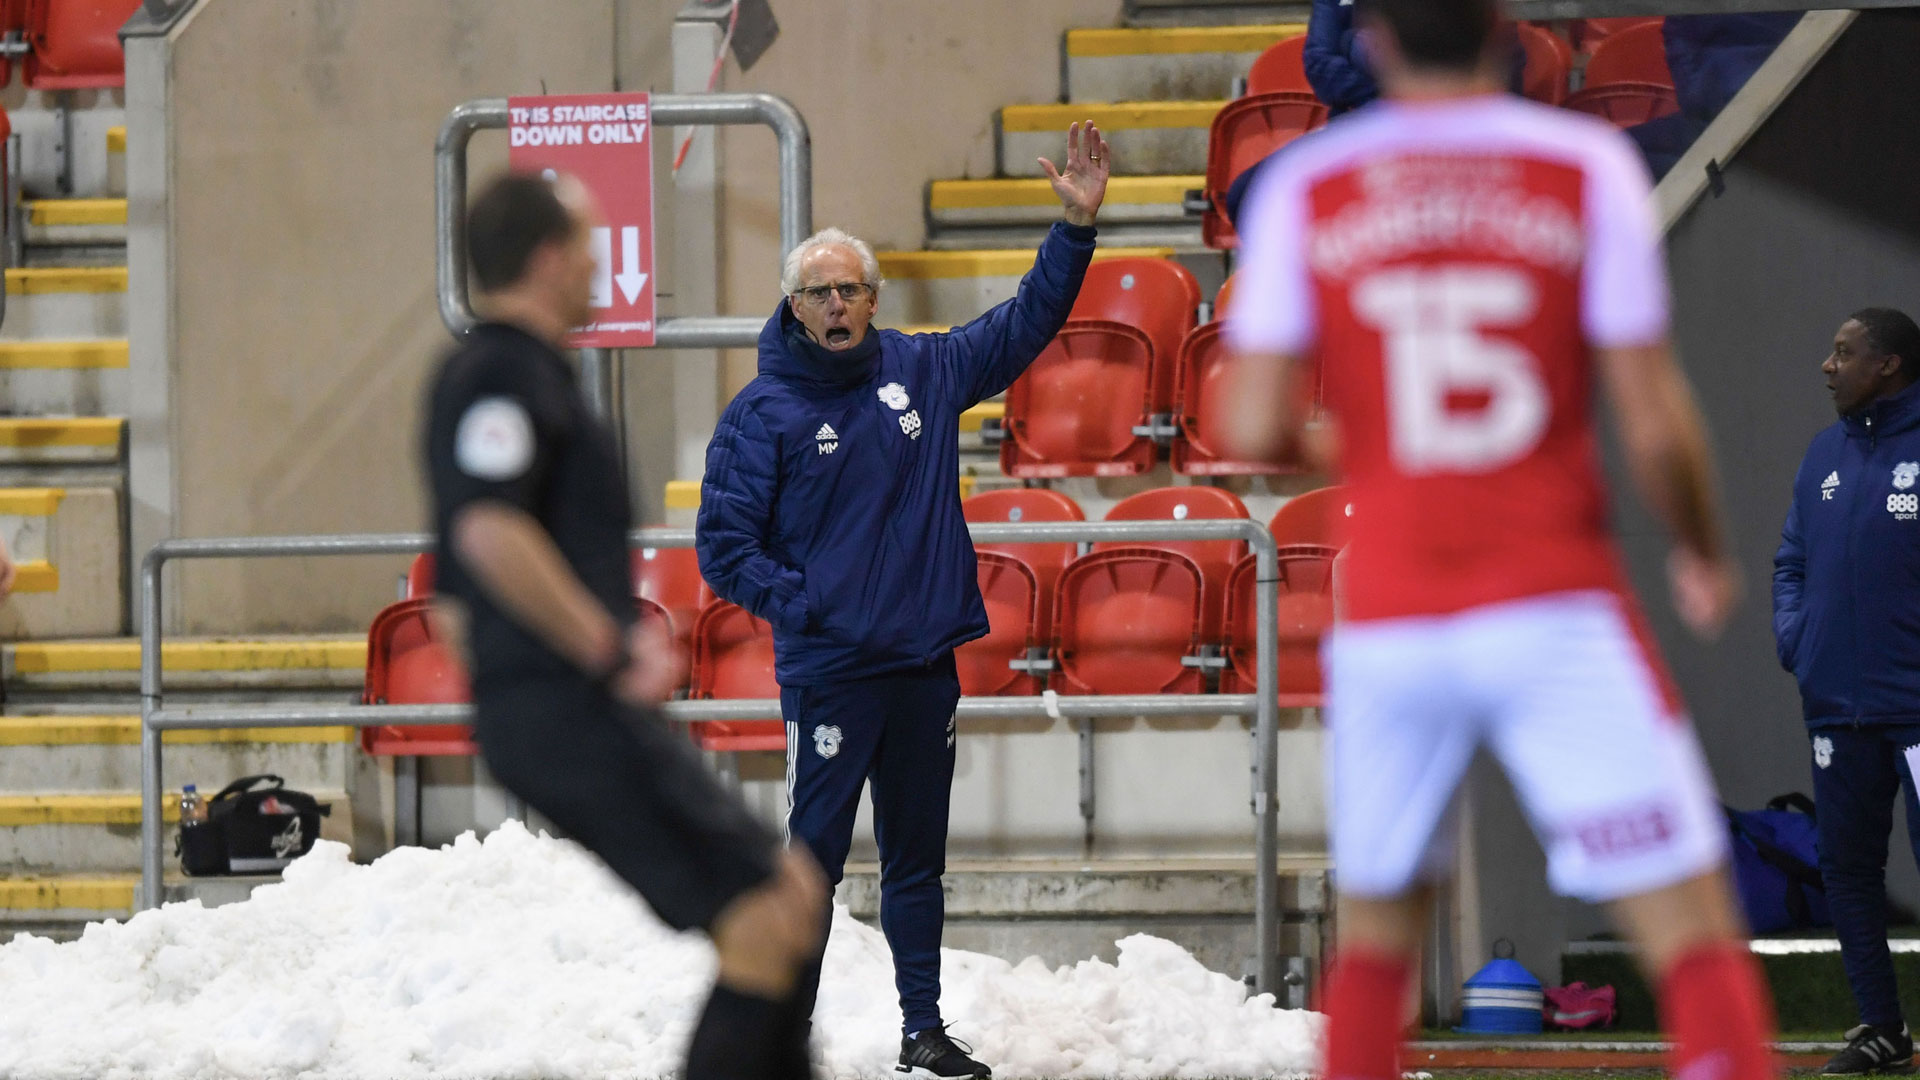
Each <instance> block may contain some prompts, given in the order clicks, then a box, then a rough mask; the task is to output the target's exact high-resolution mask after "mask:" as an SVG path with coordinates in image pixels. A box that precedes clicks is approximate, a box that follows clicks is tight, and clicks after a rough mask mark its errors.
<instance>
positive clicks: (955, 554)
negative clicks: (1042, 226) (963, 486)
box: [697, 223, 1094, 686]
mask: <svg viewBox="0 0 1920 1080" xmlns="http://www.w3.org/2000/svg"><path fill="white" fill-rule="evenodd" d="M1093 241H1094V229H1093V228H1092V227H1091V226H1087V227H1076V226H1072V225H1067V224H1065V223H1061V224H1056V225H1055V226H1054V227H1053V230H1052V231H1051V232H1050V233H1048V235H1047V239H1046V241H1045V242H1044V243H1043V244H1041V246H1040V253H1039V255H1038V257H1037V258H1036V259H1035V261H1034V265H1033V269H1032V270H1030V271H1028V272H1027V275H1026V277H1024V278H1023V279H1021V282H1020V289H1019V292H1018V294H1017V295H1016V296H1015V297H1014V298H1013V299H1012V300H1009V301H1006V302H1005V303H1002V304H1000V305H998V306H996V307H994V308H993V309H992V310H990V311H988V312H987V313H986V314H984V315H982V316H980V317H979V318H977V319H975V320H973V321H972V322H970V323H968V324H967V325H965V326H962V327H958V328H956V329H954V330H952V331H949V332H947V333H944V334H913V335H908V334H903V333H900V332H899V331H897V330H870V331H869V333H875V334H878V335H879V341H880V348H879V350H878V355H877V356H875V357H873V358H872V359H870V360H869V361H868V362H867V363H865V364H864V365H857V366H853V367H851V368H850V369H842V370H835V371H829V370H826V369H824V368H823V367H822V366H821V365H820V363H819V362H818V361H816V360H814V359H813V358H812V357H810V356H807V355H796V354H795V352H794V351H793V350H792V349H791V348H790V347H789V346H788V344H787V334H788V331H789V328H790V327H792V326H793V325H794V323H795V321H796V320H795V319H794V316H793V312H792V310H791V309H790V308H789V307H788V306H787V304H786V303H785V302H784V301H783V302H782V303H781V305H780V308H779V310H778V311H776V312H775V313H774V316H773V318H771V319H769V320H767V326H766V329H765V330H764V331H762V333H761V335H760V374H759V376H758V377H757V378H755V379H754V380H753V381H752V382H750V383H748V384H747V385H746V387H745V388H743V389H742V390H741V391H740V393H739V395H738V396H736V397H735V398H734V399H733V402H732V404H730V405H728V406H727V409H726V412H724V413H723V414H721V417H720V423H719V425H718V426H717V427H716V428H715V429H714V433H713V441H712V442H711V443H709V444H708V446H707V471H706V477H705V479H704V480H703V481H702V482H701V486H700V516H699V521H698V525H697V533H698V537H697V547H698V550H699V555H700V572H701V574H702V575H704V576H705V577H706V579H707V583H708V584H710V585H712V586H713V591H714V592H715V593H717V594H718V595H720V596H721V597H723V598H725V599H727V600H731V601H733V602H734V603H736V604H739V605H740V606H741V607H743V608H746V609H747V610H748V611H751V612H753V613H754V614H755V615H758V616H760V617H761V618H763V619H765V620H767V622H769V623H771V624H772V625H773V642H774V658H775V675H776V676H777V677H778V679H779V681H780V685H782V686H811V685H818V684H821V683H827V682H835V681H839V680H844V679H854V678H865V677H870V676H874V675H882V674H886V673H888V672H895V671H905V670H911V669H914V668H917V667H924V666H926V665H928V664H930V663H932V662H934V661H935V660H938V659H940V658H941V657H942V656H944V655H945V653H946V652H947V651H948V650H950V649H952V648H954V647H955V646H957V645H960V644H963V643H965V642H968V641H971V640H973V639H974V638H977V637H981V636H984V635H985V634H986V632H987V612H986V607H985V606H984V605H983V604H982V603H981V600H980V584H979V581H978V579H977V568H976V565H975V561H974V555H973V542H972V540H971V539H970V538H969V537H968V535H967V525H966V521H965V520H964V519H963V518H962V516H961V513H960V448H959V432H960V414H961V413H962V412H964V411H966V410H967V409H968V408H971V407H972V406H973V405H975V404H976V403H978V402H980V401H982V400H984V399H986V398H989V397H992V396H993V395H995V394H998V393H1000V392H1001V391H1002V390H1005V389H1006V388H1007V387H1008V386H1009V385H1011V384H1012V383H1013V381H1014V380H1015V379H1017V378H1019V377H1020V373H1021V372H1023V371H1025V370H1026V369H1027V366H1028V365H1029V364H1031V363H1033V361H1034V358H1035V357H1037V356H1039V355H1040V351H1041V350H1042V349H1044V348H1046V346H1047V343H1048V342H1050V341H1052V340H1053V338H1054V335H1056V334H1058V333H1059V332H1060V327H1061V324H1062V323H1064V322H1065V321H1066V319H1067V312H1068V311H1069V310H1070V309H1071V308H1072V307H1073V301H1074V299H1075V297H1077V296H1078V295H1079V293H1080V282H1081V279H1082V278H1083V277H1085V275H1086V271H1087V264H1088V263H1089V262H1091V261H1092V259H1093Z"/></svg>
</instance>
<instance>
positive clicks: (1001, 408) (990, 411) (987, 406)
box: [960, 401, 1007, 431]
mask: <svg viewBox="0 0 1920 1080" xmlns="http://www.w3.org/2000/svg"><path fill="white" fill-rule="evenodd" d="M1006 417H1007V406H1006V403H1005V402H1003V401H983V402H981V403H980V404H978V405H975V406H974V407H973V408H971V409H968V410H967V411H966V412H963V413H961V414H960V430H961V431H979V430H980V427H981V422H982V421H985V420H1004V419H1006Z"/></svg>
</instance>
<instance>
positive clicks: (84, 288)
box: [7, 266, 127, 296]
mask: <svg viewBox="0 0 1920 1080" xmlns="http://www.w3.org/2000/svg"><path fill="white" fill-rule="evenodd" d="M126 291H127V268H126V267H124V266H26V267H12V268H10V269H8V270H7V294H8V295H9V296H38V295H42V294H45V293H116V292H126Z"/></svg>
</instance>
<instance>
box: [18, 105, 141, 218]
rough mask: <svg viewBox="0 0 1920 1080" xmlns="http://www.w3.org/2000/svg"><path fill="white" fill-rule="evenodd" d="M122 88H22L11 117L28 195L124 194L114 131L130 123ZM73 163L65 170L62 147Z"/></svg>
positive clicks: (22, 181) (50, 196) (87, 196)
mask: <svg viewBox="0 0 1920 1080" xmlns="http://www.w3.org/2000/svg"><path fill="white" fill-rule="evenodd" d="M125 98H126V95H125V92H124V91H121V90H78V91H40V90H28V89H24V88H17V89H16V90H15V92H14V93H11V94H9V95H8V98H7V119H8V120H10V121H11V122H12V125H13V131H14V134H16V135H18V136H19V137H20V161H19V169H20V187H21V191H22V192H23V193H24V194H25V195H26V197H28V198H52V197H72V196H79V197H86V198H91V197H98V196H105V195H117V194H124V193H125V190H126V189H125V188H124V187H116V186H115V184H114V179H115V177H114V160H113V159H114V158H117V157H119V156H120V155H119V153H118V152H117V151H116V150H115V149H114V139H113V136H112V134H111V133H112V131H113V130H114V129H116V128H123V127H124V125H125V124H126V109H125V108H124V102H125ZM63 146H69V147H70V150H71V154H70V162H71V169H70V171H68V172H67V174H66V175H64V176H63V175H62V173H61V168H62V160H63V156H69V155H63V152H62V147H63Z"/></svg>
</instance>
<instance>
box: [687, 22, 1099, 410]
mask: <svg viewBox="0 0 1920 1080" xmlns="http://www.w3.org/2000/svg"><path fill="white" fill-rule="evenodd" d="M774 6H775V8H776V14H778V15H779V16H780V20H781V23H780V40H779V41H778V42H776V43H775V44H774V46H773V48H772V49H771V50H770V51H769V52H768V53H767V54H766V56H765V57H763V58H761V60H760V62H759V63H757V64H755V65H754V67H753V70H751V71H749V72H746V73H745V74H739V73H738V72H737V71H736V70H735V69H734V68H732V66H731V65H729V69H728V76H727V80H728V81H727V83H726V86H727V88H728V89H736V90H765V91H768V92H771V93H775V94H781V95H783V96H785V97H787V98H789V99H790V100H792V101H793V103H794V104H795V105H797V106H798V107H799V109H800V112H801V114H802V115H803V116H805V117H806V118H807V122H808V124H809V125H810V126H811V127H812V131H813V162H814V170H813V220H814V223H815V224H816V225H817V226H826V225H839V226H841V227H842V228H845V229H847V230H848V231H850V232H852V233H854V234H855V235H856V236H860V237H862V238H864V239H866V240H867V241H868V242H870V243H872V244H873V246H874V247H876V248H882V249H886V248H905V249H912V248H918V247H920V246H921V245H922V243H923V242H924V241H925V238H926V219H925V199H926V185H927V182H928V181H931V180H940V179H951V178H961V177H988V176H992V175H994V164H995V163H994V153H995V150H994V127H995V124H996V123H997V116H998V112H997V111H998V109H999V108H1000V106H1002V105H1016V104H1031V103H1037V102H1051V101H1058V100H1060V94H1061V55H1062V54H1061V40H1062V38H1061V35H1062V34H1063V33H1064V32H1065V31H1066V30H1067V29H1069V28H1071V27H1080V26H1113V25H1117V24H1118V22H1119V18H1120V9H1121V4H1120V2H1119V0H1052V2H1049V3H1045V4H1036V3H1032V2H1030V0H969V2H968V3H964V4H911V5H905V4H901V3H898V2H897V0H808V3H807V4H805V5H804V9H803V8H802V6H801V5H796V4H778V3H776V4H775V5H774ZM904 9H910V10H911V12H912V15H911V18H903V16H902V12H903V10H904ZM803 10H804V14H802V11H803ZM1016 27H1017V28H1018V29H1017V32H1016V31H1015V30H1014V29H1013V28H1016ZM983 28H1000V29H999V31H998V32H993V33H986V34H983V33H982V29H983ZM1065 139H1066V133H1065V132H1062V133H1061V146H1062V147H1063V148H1064V147H1065V145H1066V143H1065ZM726 162H727V187H726V214H727V221H728V235H727V245H726V252H725V263H724V270H725V275H726V276H725V282H726V289H725V293H724V299H725V301H726V303H727V304H728V307H729V310H730V311H732V312H736V313H738V312H750V311H751V312H758V311H769V312H770V311H772V310H773V305H774V303H775V302H776V301H777V300H778V299H779V296H780V290H779V272H780V270H779V268H780V258H781V255H782V254H783V252H781V251H780V245H779V225H780V222H779V203H778V192H777V190H776V189H775V187H774V182H773V177H774V176H775V175H776V173H775V163H776V155H775V149H774V144H773V139H772V138H771V137H769V136H768V135H767V134H766V133H764V132H758V131H746V130H740V131H734V132H729V133H728V134H727V136H726ZM882 303H883V304H884V303H885V300H884V298H883V299H882ZM752 375H753V367H752V360H751V357H744V356H735V357H733V358H732V359H731V363H730V364H729V371H728V381H729V385H728V387H727V392H728V393H729V395H730V394H731V392H732V391H733V390H735V389H738V387H740V386H742V385H744V384H745V383H746V381H747V380H748V379H750V378H752Z"/></svg>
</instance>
